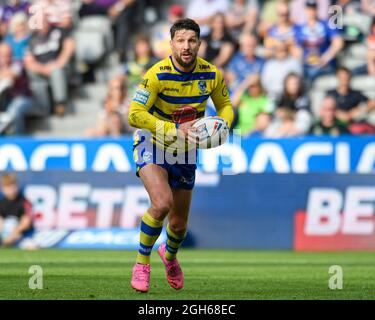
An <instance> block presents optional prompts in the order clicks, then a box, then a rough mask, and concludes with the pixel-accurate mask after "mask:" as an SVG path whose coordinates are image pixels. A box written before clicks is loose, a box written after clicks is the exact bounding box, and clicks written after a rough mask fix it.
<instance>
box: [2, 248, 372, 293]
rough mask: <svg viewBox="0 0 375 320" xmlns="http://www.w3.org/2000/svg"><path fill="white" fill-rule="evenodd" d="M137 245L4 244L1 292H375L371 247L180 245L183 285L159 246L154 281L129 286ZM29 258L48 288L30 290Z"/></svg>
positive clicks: (154, 263) (153, 259)
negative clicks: (314, 249)
mask: <svg viewBox="0 0 375 320" xmlns="http://www.w3.org/2000/svg"><path fill="white" fill-rule="evenodd" d="M134 259H135V252H129V251H67V250H39V251H20V250H13V249H1V250H0V299H164V300H171V299H194V300H197V299H206V300H211V299H213V300H214V299H236V300H237V299H375V254H374V253H369V252H368V253H366V252H359V253H352V252H345V253H295V252H283V251H277V252H271V251H229V250H188V249H182V250H181V251H180V253H179V260H180V262H181V265H182V268H183V270H184V273H185V288H184V289H183V290H180V291H176V290H174V289H172V288H170V287H169V285H168V283H167V281H166V278H165V274H164V266H163V265H162V263H161V261H160V259H159V257H158V256H157V254H156V252H153V254H152V260H151V261H152V264H151V266H152V273H151V289H150V292H149V293H147V294H141V293H138V292H135V291H133V290H132V289H131V287H130V285H129V282H130V274H131V268H132V266H133V263H134ZM31 265H40V266H41V267H42V268H43V289H42V290H31V289H29V286H28V283H29V278H30V277H31V274H28V270H29V267H30V266H31ZM332 265H339V266H341V267H342V269H343V289H342V290H330V289H329V288H328V280H329V277H330V276H331V274H329V273H328V270H329V267H330V266H332Z"/></svg>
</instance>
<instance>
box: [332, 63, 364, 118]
mask: <svg viewBox="0 0 375 320" xmlns="http://www.w3.org/2000/svg"><path fill="white" fill-rule="evenodd" d="M336 75H337V79H338V87H337V88H336V89H334V90H330V91H328V92H327V95H329V96H331V97H333V98H334V99H335V100H336V101H337V109H338V110H337V112H336V116H337V118H338V119H339V120H341V121H342V122H345V123H350V122H353V121H356V120H359V119H360V118H361V117H362V118H363V115H364V114H363V108H361V106H362V104H368V108H370V104H369V99H368V98H367V97H366V96H365V95H363V94H362V93H361V92H360V91H357V90H354V89H352V88H350V80H351V72H350V70H349V69H347V68H345V67H339V68H337V71H336Z"/></svg>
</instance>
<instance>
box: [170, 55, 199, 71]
mask: <svg viewBox="0 0 375 320" xmlns="http://www.w3.org/2000/svg"><path fill="white" fill-rule="evenodd" d="M189 53H190V54H191V57H190V60H189V61H188V62H186V61H184V60H182V53H181V54H180V55H176V56H175V58H176V61H177V62H178V64H179V65H180V66H181V67H184V68H190V67H192V66H193V65H194V63H195V60H196V59H197V55H198V53H197V52H191V51H189Z"/></svg>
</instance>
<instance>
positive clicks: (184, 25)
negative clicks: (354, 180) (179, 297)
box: [129, 19, 234, 292]
mask: <svg viewBox="0 0 375 320" xmlns="http://www.w3.org/2000/svg"><path fill="white" fill-rule="evenodd" d="M170 34H171V40H170V46H171V51H172V54H171V56H170V57H168V58H166V59H164V60H161V61H159V62H158V63H156V64H155V65H154V66H152V67H151V68H150V69H149V70H148V71H147V72H146V74H145V75H144V77H143V80H142V82H141V84H140V85H139V87H138V88H137V91H136V93H135V95H134V97H133V100H132V101H131V104H130V112H129V123H130V125H131V126H133V127H136V128H139V129H141V130H137V131H136V133H135V135H134V145H133V151H134V160H135V163H136V167H137V172H136V174H137V176H139V177H140V178H141V180H142V182H143V184H144V186H145V188H146V190H147V192H148V194H149V197H150V200H151V207H150V208H149V209H148V210H147V212H146V213H145V214H144V216H143V217H142V221H141V231H140V243H139V250H138V254H137V259H136V264H135V266H134V268H133V273H132V279H131V286H132V287H133V288H134V289H135V290H137V291H140V292H147V291H148V290H149V287H150V272H151V267H150V255H151V251H152V248H153V245H154V244H155V242H156V240H157V239H158V237H159V235H160V233H161V231H162V227H163V222H164V219H165V218H166V217H167V218H168V224H167V226H166V232H167V242H166V243H165V244H162V245H161V246H159V248H158V254H159V256H160V258H161V260H162V262H163V264H164V265H165V268H166V276H167V280H168V282H169V284H170V286H171V287H172V288H174V289H177V290H178V289H181V288H183V286H184V275H183V272H182V270H181V267H180V265H179V263H178V261H177V259H176V254H177V251H178V249H179V247H180V246H181V243H182V242H183V240H184V238H185V235H186V230H187V223H188V215H189V208H190V202H191V198H192V189H193V187H194V182H195V170H196V163H195V160H196V158H195V156H196V150H195V143H191V142H195V141H196V140H195V139H196V133H195V128H193V127H192V125H193V123H194V122H195V121H196V120H197V119H199V118H201V117H203V116H204V113H205V108H206V104H207V100H208V98H209V97H211V99H212V101H213V103H214V105H215V108H216V110H217V114H218V116H219V117H221V118H223V119H224V120H225V121H226V122H227V124H228V126H229V127H230V125H231V124H232V121H233V117H234V114H233V108H232V105H231V101H230V99H229V93H228V90H227V87H226V84H225V82H224V79H223V76H222V74H221V72H220V71H219V70H218V69H217V68H216V67H215V66H214V65H212V64H210V63H209V62H207V61H205V60H203V59H201V58H200V57H197V54H198V50H199V46H200V44H201V41H200V28H199V26H198V24H197V23H196V22H195V21H193V20H191V19H182V20H179V21H177V22H176V23H174V24H173V26H172V27H171V29H170ZM178 141H180V142H181V141H182V142H183V143H182V144H181V143H180V144H179V143H177V142H178ZM189 141H190V143H189ZM174 143H176V145H177V147H172V146H173V144H174ZM192 145H193V146H194V148H193V152H191V150H192V148H191V146H192ZM182 146H183V148H182ZM186 146H187V148H185V147H186ZM189 146H190V147H189ZM160 155H161V156H160ZM159 156H160V157H159ZM169 160H171V161H169ZM173 160H175V161H173Z"/></svg>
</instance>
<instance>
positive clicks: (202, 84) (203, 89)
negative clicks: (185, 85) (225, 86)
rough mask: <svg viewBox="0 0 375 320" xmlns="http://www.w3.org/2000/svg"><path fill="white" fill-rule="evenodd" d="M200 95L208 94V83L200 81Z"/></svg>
mask: <svg viewBox="0 0 375 320" xmlns="http://www.w3.org/2000/svg"><path fill="white" fill-rule="evenodd" d="M198 89H199V94H206V93H207V92H206V89H207V84H206V81H203V80H201V81H198Z"/></svg>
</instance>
